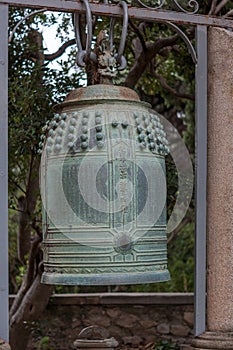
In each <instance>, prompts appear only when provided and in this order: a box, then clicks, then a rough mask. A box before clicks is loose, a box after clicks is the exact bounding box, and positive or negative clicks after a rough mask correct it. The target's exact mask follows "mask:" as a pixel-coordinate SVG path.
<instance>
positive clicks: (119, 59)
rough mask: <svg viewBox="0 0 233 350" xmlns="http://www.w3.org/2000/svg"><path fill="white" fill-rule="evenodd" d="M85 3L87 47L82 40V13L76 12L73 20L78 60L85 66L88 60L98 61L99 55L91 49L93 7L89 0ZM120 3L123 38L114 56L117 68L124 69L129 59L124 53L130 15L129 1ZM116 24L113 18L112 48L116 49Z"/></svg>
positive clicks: (78, 62) (79, 63)
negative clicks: (84, 46)
mask: <svg viewBox="0 0 233 350" xmlns="http://www.w3.org/2000/svg"><path fill="white" fill-rule="evenodd" d="M83 3H84V5H85V8H86V24H87V34H86V48H85V49H84V48H83V46H82V42H81V31H80V15H79V14H78V13H75V14H74V20H73V24H74V29H75V38H76V44H77V47H78V53H77V57H76V62H77V64H78V66H79V67H85V66H86V62H88V60H91V61H93V62H97V55H96V54H95V53H94V52H92V51H91V43H92V36H93V31H92V14H91V8H90V4H89V1H88V0H83ZM119 5H120V6H122V8H123V25H122V33H121V40H120V44H119V48H118V52H117V53H115V54H114V57H115V59H116V63H117V70H124V69H125V68H126V66H127V61H126V58H125V57H124V56H123V53H124V49H125V43H126V37H127V29H128V21H129V15H128V5H127V3H126V2H125V1H121V2H119ZM114 25H115V19H114V18H111V21H110V31H109V43H110V50H113V49H114V43H113V42H114Z"/></svg>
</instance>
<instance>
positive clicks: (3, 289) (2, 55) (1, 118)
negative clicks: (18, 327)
mask: <svg viewBox="0 0 233 350" xmlns="http://www.w3.org/2000/svg"><path fill="white" fill-rule="evenodd" d="M7 36H8V6H7V5H1V4H0V81H1V94H0V106H1V108H0V310H1V311H0V338H3V339H4V340H6V341H8V330H9V326H8V130H7V129H8V93H7V92H8V79H7V72H8V43H7ZM0 347H1V345H0Z"/></svg>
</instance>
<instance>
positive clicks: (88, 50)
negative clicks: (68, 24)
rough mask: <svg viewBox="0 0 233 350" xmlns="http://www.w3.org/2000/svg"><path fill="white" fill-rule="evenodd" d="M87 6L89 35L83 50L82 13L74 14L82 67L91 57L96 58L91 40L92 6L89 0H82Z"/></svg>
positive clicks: (79, 61)
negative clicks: (92, 50)
mask: <svg viewBox="0 0 233 350" xmlns="http://www.w3.org/2000/svg"><path fill="white" fill-rule="evenodd" d="M82 1H83V3H84V5H85V8H86V24H87V35H86V49H85V50H83V47H82V43H81V35H80V15H79V14H78V13H75V14H74V28H75V37H76V44H77V47H78V53H77V58H76V61H77V64H78V65H79V66H80V67H85V66H86V62H87V61H88V60H90V59H92V60H93V61H95V60H96V55H95V54H94V53H92V52H91V41H92V15H91V8H90V4H89V1H88V0H82Z"/></svg>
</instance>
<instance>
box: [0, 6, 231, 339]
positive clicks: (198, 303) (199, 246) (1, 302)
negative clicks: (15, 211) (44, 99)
mask: <svg viewBox="0 0 233 350" xmlns="http://www.w3.org/2000/svg"><path fill="white" fill-rule="evenodd" d="M174 2H175V3H176V4H177V5H178V2H177V1H175V0H174ZM161 4H162V5H163V4H164V2H163V1H162V3H161ZM8 5H12V6H19V7H31V8H37V9H43V8H44V9H45V10H54V11H61V12H62V11H64V12H79V13H85V6H84V4H83V3H82V2H81V1H80V2H78V1H74V0H0V49H1V51H0V81H1V87H2V93H1V94H0V106H1V109H0V135H1V137H0V223H1V225H0V239H1V244H0V276H1V278H0V306H1V311H0V338H4V339H6V340H8V331H9V330H8V257H7V251H8V240H7V225H8V215H7V212H8V198H7V181H8V176H7V168H8V164H7V158H8V149H7V142H8V140H7V102H8V101H7V99H8V97H7V81H8V79H7V27H8V21H7V20H8ZM141 5H142V4H141ZM161 7H162V6H159V7H158V8H161ZM178 7H179V6H178ZM90 9H91V12H92V13H93V14H95V15H102V16H108V17H109V16H111V17H122V8H121V6H119V5H110V4H106V3H104V4H103V3H96V2H92V3H90ZM179 9H180V10H183V9H182V8H179ZM128 15H129V18H132V19H141V20H146V21H156V22H170V23H173V24H174V23H175V24H188V25H195V26H196V42H197V46H196V55H197V62H196V169H195V170H196V239H195V242H196V247H195V257H196V265H195V335H199V334H201V333H203V332H204V331H205V327H206V321H205V311H206V301H205V298H206V297H205V295H206V182H207V181H206V179H207V28H208V26H217V27H223V28H224V27H226V28H233V21H232V20H228V19H223V18H217V17H210V16H204V15H197V14H194V13H193V12H191V13H187V11H183V12H176V11H164V10H161V9H160V10H158V9H157V10H152V9H148V8H139V7H131V6H130V7H129V11H128ZM168 24H169V23H168ZM173 27H175V26H174V25H173ZM176 28H178V27H177V26H176ZM178 32H179V28H178ZM183 34H184V33H183ZM181 36H182V35H181ZM182 37H183V39H184V40H185V34H184V35H183V36H182ZM186 44H187V45H188V46H189V49H191V51H192V52H193V50H192V48H191V47H190V45H189V43H188V42H187V41H186ZM194 54H195V52H193V55H194ZM193 55H192V56H193ZM194 56H195V55H194ZM194 56H193V57H194ZM195 58H196V57H195ZM194 61H195V60H194Z"/></svg>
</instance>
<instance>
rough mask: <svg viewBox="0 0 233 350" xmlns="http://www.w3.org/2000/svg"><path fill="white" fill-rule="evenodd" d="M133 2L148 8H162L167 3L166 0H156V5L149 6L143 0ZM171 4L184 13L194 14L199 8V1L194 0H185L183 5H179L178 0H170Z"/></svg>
mask: <svg viewBox="0 0 233 350" xmlns="http://www.w3.org/2000/svg"><path fill="white" fill-rule="evenodd" d="M135 3H137V4H138V5H140V6H142V7H144V8H147V9H149V10H158V9H162V8H163V7H164V6H165V5H167V2H166V0H158V1H156V5H155V6H153V7H152V6H149V5H147V4H145V3H144V2H143V1H141V0H135ZM171 6H172V7H175V9H176V10H177V11H180V12H185V13H190V14H195V13H197V12H198V10H199V3H198V1H196V0H189V1H188V2H187V4H186V5H185V7H184V5H181V4H180V2H179V1H177V0H172V1H171Z"/></svg>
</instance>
